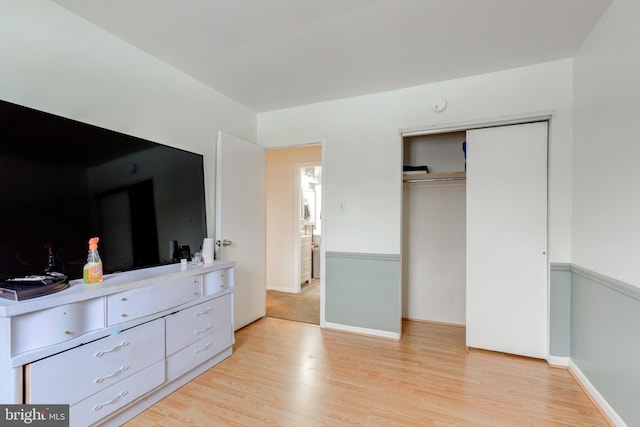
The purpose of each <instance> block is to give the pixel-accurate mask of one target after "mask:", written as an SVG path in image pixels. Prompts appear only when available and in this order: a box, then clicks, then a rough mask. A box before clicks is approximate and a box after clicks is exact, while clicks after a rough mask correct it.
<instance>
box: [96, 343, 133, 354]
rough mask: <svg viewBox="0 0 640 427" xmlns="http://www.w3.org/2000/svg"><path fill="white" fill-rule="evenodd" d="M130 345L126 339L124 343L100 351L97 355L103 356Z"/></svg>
mask: <svg viewBox="0 0 640 427" xmlns="http://www.w3.org/2000/svg"><path fill="white" fill-rule="evenodd" d="M128 345H129V341H124V342H123V343H122V344H120V345H117V346H115V347H113V348H112V349H111V350H105V351H99V352H97V353H96V357H102V356H104V355H105V354H107V353H112V352H114V351H120V350H121V349H122V347H126V346H128Z"/></svg>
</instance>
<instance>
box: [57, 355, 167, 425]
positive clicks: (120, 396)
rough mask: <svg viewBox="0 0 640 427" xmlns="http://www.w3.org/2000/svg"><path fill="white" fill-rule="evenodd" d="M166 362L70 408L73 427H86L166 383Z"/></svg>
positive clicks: (159, 363) (155, 365) (156, 364)
mask: <svg viewBox="0 0 640 427" xmlns="http://www.w3.org/2000/svg"><path fill="white" fill-rule="evenodd" d="M164 380H165V375H164V361H160V362H157V363H155V364H153V365H151V366H149V367H148V368H146V369H144V370H142V371H140V372H138V373H137V374H135V375H132V376H130V377H129V378H126V379H124V380H122V381H120V382H119V383H117V384H114V385H112V386H111V387H109V388H106V389H104V390H102V391H101V392H99V393H97V394H94V395H93V396H91V397H88V398H87V399H85V400H83V401H81V402H79V403H77V404H75V405H72V406H71V407H70V408H69V420H70V423H71V427H85V426H88V425H90V424H92V423H95V422H96V421H99V420H100V419H102V418H105V417H106V416H108V415H110V414H112V413H113V412H115V411H117V410H118V409H120V408H122V407H124V406H126V405H128V404H129V403H131V402H133V401H134V400H136V399H137V398H138V397H140V396H142V395H144V394H146V393H147V392H149V391H151V390H152V389H154V388H156V387H158V386H159V385H161V384H162V383H164Z"/></svg>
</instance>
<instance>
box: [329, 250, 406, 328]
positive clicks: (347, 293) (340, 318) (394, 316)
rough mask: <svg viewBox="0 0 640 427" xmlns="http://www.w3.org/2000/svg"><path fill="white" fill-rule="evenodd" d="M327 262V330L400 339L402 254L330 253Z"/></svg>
mask: <svg viewBox="0 0 640 427" xmlns="http://www.w3.org/2000/svg"><path fill="white" fill-rule="evenodd" d="M325 262H326V266H325V327H327V328H332V329H340V330H346V331H352V332H359V333H364V334H370V335H376V336H381V337H386V338H396V339H397V338H400V334H401V331H402V304H401V293H402V286H401V275H400V274H401V265H400V255H399V254H367V253H352V252H327V253H326V255H325Z"/></svg>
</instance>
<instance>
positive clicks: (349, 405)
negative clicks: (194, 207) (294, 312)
mask: <svg viewBox="0 0 640 427" xmlns="http://www.w3.org/2000/svg"><path fill="white" fill-rule="evenodd" d="M464 333H465V330H464V328H462V327H456V326H448V325H439V324H432V323H421V322H414V321H405V322H404V324H403V337H402V339H401V340H400V341H392V340H384V339H378V338H372V337H365V336H359V335H353V334H347V333H343V332H337V331H328V330H322V329H320V328H319V327H317V326H314V325H309V324H304V323H297V322H289V321H286V320H281V319H275V318H262V319H260V320H258V321H257V322H255V323H253V324H251V325H249V326H247V327H245V328H243V329H241V330H239V331H238V332H236V344H235V346H234V354H233V355H232V356H231V357H230V358H228V359H226V360H225V361H223V362H222V363H220V364H219V365H217V366H216V367H214V368H212V369H210V370H209V371H207V372H205V373H204V374H203V375H201V376H199V377H198V378H196V379H195V380H193V381H192V382H190V383H188V384H186V385H185V386H183V387H182V388H180V389H179V390H177V391H176V392H174V393H173V394H171V395H169V396H167V397H166V398H165V399H163V400H162V401H160V402H158V403H157V404H156V405H154V406H153V407H151V408H150V409H148V410H147V411H145V412H143V413H142V414H140V415H139V416H137V417H135V418H134V419H132V420H131V421H130V422H128V423H127V424H125V426H127V427H145V426H261V425H273V426H296V427H298V426H301V427H306V426H332V427H333V426H346V425H365V426H451V425H454V426H491V427H497V426H581V427H582V426H607V425H610V424H609V423H608V422H607V420H606V419H605V418H604V417H603V416H602V415H601V413H600V412H599V411H598V409H597V408H596V407H595V406H594V405H593V403H592V402H591V401H590V399H589V398H588V396H587V395H586V394H585V393H584V392H583V391H582V389H581V388H580V387H579V386H578V384H577V383H576V381H575V380H574V379H573V377H572V376H571V375H570V373H569V372H568V371H567V370H565V369H557V368H551V367H549V366H548V365H547V364H546V362H544V361H540V360H535V359H529V358H524V357H517V356H511V355H505V354H501V353H494V352H488V351H482V350H476V349H472V350H471V351H467V349H466V348H465V345H464Z"/></svg>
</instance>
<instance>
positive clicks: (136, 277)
mask: <svg viewBox="0 0 640 427" xmlns="http://www.w3.org/2000/svg"><path fill="white" fill-rule="evenodd" d="M234 266H235V262H233V261H214V262H213V263H211V264H204V265H192V264H189V265H187V269H186V270H182V269H181V267H180V264H169V265H163V266H158V267H150V268H144V269H140V270H132V271H125V272H122V273H114V274H107V275H105V276H104V278H103V281H102V282H101V283H95V284H90V285H87V284H84V283H83V281H82V279H78V280H72V281H70V282H69V283H70V286H69V288H67V289H64V290H62V291H59V292H56V293H53V294H51V295H46V296H41V297H36V298H32V299H27V300H24V301H11V300H7V299H0V317H12V316H17V315H21V314H25V313H30V312H33V311H38V310H43V309H47V308H50V307H57V306H60V305H64V304H71V303H74V302H79V301H85V300H88V299H92V298H99V297H103V296H107V295H111V294H115V293H118V292H123V291H128V290H131V289H136V288H140V287H144V286H149V285H153V284H156V282H157V280H159V279H161V280H170V279H177V278H181V277H189V276H197V275H200V274H206V273H211V272H214V271H218V270H224V269H227V268H231V267H234ZM159 286H161V285H160V284H159Z"/></svg>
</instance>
